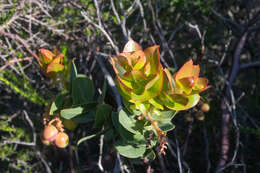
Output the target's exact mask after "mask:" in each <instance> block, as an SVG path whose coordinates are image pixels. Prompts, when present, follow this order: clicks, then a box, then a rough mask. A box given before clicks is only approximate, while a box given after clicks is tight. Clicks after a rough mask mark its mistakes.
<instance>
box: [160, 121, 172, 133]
mask: <svg viewBox="0 0 260 173" xmlns="http://www.w3.org/2000/svg"><path fill="white" fill-rule="evenodd" d="M158 126H159V128H160V129H161V130H163V131H165V132H167V131H170V130H172V129H174V128H175V125H173V124H172V123H171V122H170V121H168V122H165V121H161V122H160V121H159V122H158Z"/></svg>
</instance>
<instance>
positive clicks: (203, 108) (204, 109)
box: [200, 103, 210, 112]
mask: <svg viewBox="0 0 260 173" xmlns="http://www.w3.org/2000/svg"><path fill="white" fill-rule="evenodd" d="M200 110H201V111H202V112H208V111H209V110H210V106H209V104H207V103H204V104H202V105H201V107H200Z"/></svg>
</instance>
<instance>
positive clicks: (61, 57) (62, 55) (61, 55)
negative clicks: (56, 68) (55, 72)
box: [55, 53, 65, 63]
mask: <svg viewBox="0 0 260 173" xmlns="http://www.w3.org/2000/svg"><path fill="white" fill-rule="evenodd" d="M64 56H65V55H64V54H62V53H60V54H58V55H57V56H56V58H55V59H57V58H59V59H60V63H63V57H64Z"/></svg>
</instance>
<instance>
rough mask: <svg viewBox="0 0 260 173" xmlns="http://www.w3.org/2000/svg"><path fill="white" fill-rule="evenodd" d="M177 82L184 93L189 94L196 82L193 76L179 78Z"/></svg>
mask: <svg viewBox="0 0 260 173" xmlns="http://www.w3.org/2000/svg"><path fill="white" fill-rule="evenodd" d="M178 83H179V85H180V87H181V89H183V91H184V92H185V93H186V94H190V93H191V91H192V88H193V86H194V85H195V84H196V83H195V79H194V77H185V78H181V79H180V80H179V81H178Z"/></svg>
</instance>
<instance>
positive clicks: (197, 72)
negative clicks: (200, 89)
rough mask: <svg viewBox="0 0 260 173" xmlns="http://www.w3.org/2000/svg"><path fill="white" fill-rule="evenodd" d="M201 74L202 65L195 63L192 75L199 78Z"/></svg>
mask: <svg viewBox="0 0 260 173" xmlns="http://www.w3.org/2000/svg"><path fill="white" fill-rule="evenodd" d="M199 74H200V66H199V65H193V68H192V76H193V77H195V78H198V77H199Z"/></svg>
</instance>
